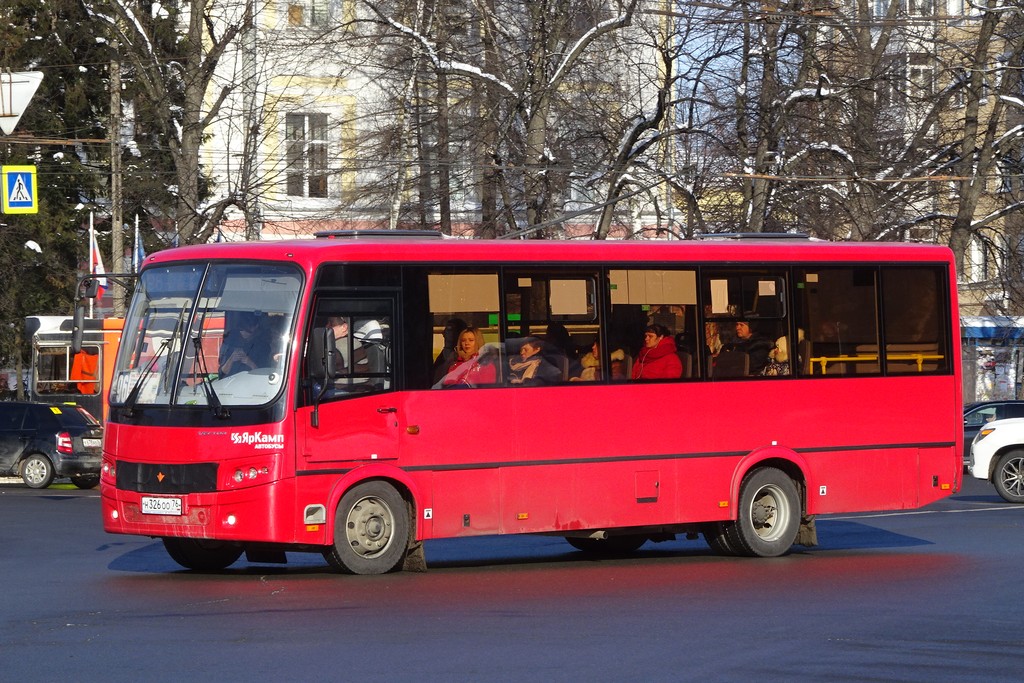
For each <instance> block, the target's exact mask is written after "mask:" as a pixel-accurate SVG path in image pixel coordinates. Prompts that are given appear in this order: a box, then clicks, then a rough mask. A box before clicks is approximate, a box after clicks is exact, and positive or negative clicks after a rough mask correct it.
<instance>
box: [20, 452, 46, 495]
mask: <svg viewBox="0 0 1024 683" xmlns="http://www.w3.org/2000/svg"><path fill="white" fill-rule="evenodd" d="M21 480H22V481H23V482H25V486H28V487H29V488H30V489H45V488H46V487H47V486H49V485H50V484H52V483H53V463H51V462H50V459H49V458H47V457H46V456H45V455H43V454H41V453H33V454H32V455H30V456H28V457H27V458H25V459H24V460H23V461H22V462H21Z"/></svg>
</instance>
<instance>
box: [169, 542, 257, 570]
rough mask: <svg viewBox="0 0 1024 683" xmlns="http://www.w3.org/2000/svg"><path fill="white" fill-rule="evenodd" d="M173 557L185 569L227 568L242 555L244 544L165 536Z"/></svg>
mask: <svg viewBox="0 0 1024 683" xmlns="http://www.w3.org/2000/svg"><path fill="white" fill-rule="evenodd" d="M163 542H164V548H165V549H166V550H167V554H168V555H170V556H171V559H172V560H174V561H175V562H177V563H178V564H180V565H181V566H182V567H184V568H185V569H194V570H197V571H201V572H212V571H219V570H221V569H227V568H228V567H230V566H231V565H233V564H234V563H235V561H236V560H238V558H239V557H241V556H242V546H240V545H238V544H237V543H230V542H227V541H212V540H208V539H203V538H164V539H163Z"/></svg>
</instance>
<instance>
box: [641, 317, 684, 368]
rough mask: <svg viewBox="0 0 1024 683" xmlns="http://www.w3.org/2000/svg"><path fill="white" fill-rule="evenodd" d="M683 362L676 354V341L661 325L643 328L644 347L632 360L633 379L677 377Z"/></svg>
mask: <svg viewBox="0 0 1024 683" xmlns="http://www.w3.org/2000/svg"><path fill="white" fill-rule="evenodd" d="M682 374H683V362H682V361H681V360H679V356H678V355H676V342H675V340H674V339H672V335H670V334H669V331H668V330H667V329H665V327H663V326H661V325H648V326H647V328H646V329H645V330H644V347H643V348H642V349H640V353H639V354H637V357H636V360H635V361H633V379H678V378H679V377H681V376H682Z"/></svg>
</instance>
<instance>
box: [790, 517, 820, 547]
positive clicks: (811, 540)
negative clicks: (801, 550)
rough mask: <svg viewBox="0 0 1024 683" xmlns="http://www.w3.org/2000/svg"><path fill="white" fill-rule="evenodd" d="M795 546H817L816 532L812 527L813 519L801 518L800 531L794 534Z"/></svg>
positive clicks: (813, 526)
mask: <svg viewBox="0 0 1024 683" xmlns="http://www.w3.org/2000/svg"><path fill="white" fill-rule="evenodd" d="M794 544H795V545H804V546H807V547H812V546H816V545H818V530H817V528H816V527H815V525H814V517H813V516H810V517H803V518H802V519H801V520H800V529H799V530H798V531H797V533H796V541H794Z"/></svg>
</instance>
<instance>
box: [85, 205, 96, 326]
mask: <svg viewBox="0 0 1024 683" xmlns="http://www.w3.org/2000/svg"><path fill="white" fill-rule="evenodd" d="M92 216H93V212H92V211H90V212H89V246H88V247H86V250H87V251H88V252H89V256H88V258H89V275H95V266H94V264H93V262H92V245H93V244H94V240H95V239H96V235H95V234H94V233H93V224H92ZM93 303H94V299H93V298H92V297H89V317H90V318H91V317H92V314H93V310H92V307H93Z"/></svg>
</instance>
